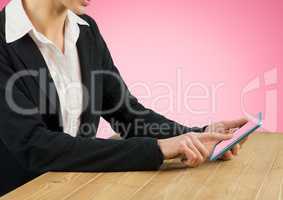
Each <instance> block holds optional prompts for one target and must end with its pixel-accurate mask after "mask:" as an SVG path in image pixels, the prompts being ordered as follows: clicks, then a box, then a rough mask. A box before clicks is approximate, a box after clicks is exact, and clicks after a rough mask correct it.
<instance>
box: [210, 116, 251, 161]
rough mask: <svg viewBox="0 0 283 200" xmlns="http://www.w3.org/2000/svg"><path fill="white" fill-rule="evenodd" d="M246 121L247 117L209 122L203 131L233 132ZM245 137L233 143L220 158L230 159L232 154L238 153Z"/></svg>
mask: <svg viewBox="0 0 283 200" xmlns="http://www.w3.org/2000/svg"><path fill="white" fill-rule="evenodd" d="M247 122H248V120H247V119H244V118H243V119H238V120H233V121H222V122H218V123H214V124H211V125H210V126H208V127H207V128H206V130H205V132H212V133H214V132H216V133H222V134H225V133H226V134H231V133H233V132H235V131H236V130H237V129H239V128H241V127H242V126H244V125H245V124H246V123H247ZM246 140H247V138H246V139H245V140H243V141H242V142H241V143H239V144H237V145H235V146H234V147H233V149H232V150H231V151H227V152H226V153H225V154H224V155H223V156H222V157H221V158H220V160H231V159H232V158H233V157H234V156H236V155H238V153H239V151H240V149H241V147H242V145H243V144H244V143H245V142H246Z"/></svg>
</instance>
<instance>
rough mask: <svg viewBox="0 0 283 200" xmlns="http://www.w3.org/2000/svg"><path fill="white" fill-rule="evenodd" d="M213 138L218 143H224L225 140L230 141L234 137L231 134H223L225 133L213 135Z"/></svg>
mask: <svg viewBox="0 0 283 200" xmlns="http://www.w3.org/2000/svg"><path fill="white" fill-rule="evenodd" d="M211 137H212V139H214V140H216V141H219V142H220V141H223V140H229V139H231V138H232V137H233V134H231V133H228V134H227V133H226V134H223V133H212V134H211Z"/></svg>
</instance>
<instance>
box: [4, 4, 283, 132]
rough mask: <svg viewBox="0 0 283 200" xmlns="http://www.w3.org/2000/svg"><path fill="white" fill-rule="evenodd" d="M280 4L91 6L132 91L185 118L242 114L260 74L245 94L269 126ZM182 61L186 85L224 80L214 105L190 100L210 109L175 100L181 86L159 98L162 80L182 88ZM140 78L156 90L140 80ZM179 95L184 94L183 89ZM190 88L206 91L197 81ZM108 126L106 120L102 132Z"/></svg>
mask: <svg viewBox="0 0 283 200" xmlns="http://www.w3.org/2000/svg"><path fill="white" fill-rule="evenodd" d="M1 2H2V3H3V0H1ZM282 10H283V1H282V0H250V1H246V0H237V1H227V0H216V1H211V0H143V1H137V0H93V2H92V3H91V6H90V7H89V8H88V11H87V12H88V14H90V15H91V16H92V17H94V18H95V20H96V21H97V23H98V24H99V27H100V29H101V32H102V33H103V35H104V38H105V40H106V41H107V43H108V46H109V48H110V49H111V52H112V56H113V57H114V60H115V62H116V65H117V66H118V68H119V69H120V71H121V73H122V75H123V76H124V78H125V80H126V82H127V83H128V84H129V86H130V88H131V91H132V92H133V93H134V94H135V95H137V96H140V97H141V98H140V100H141V102H143V103H144V104H145V105H146V106H149V107H152V108H153V109H154V110H156V111H158V112H161V113H162V114H164V115H166V116H168V117H170V118H172V119H175V120H177V121H179V122H182V123H185V124H187V125H202V124H206V123H208V122H209V121H218V120H222V119H233V118H238V117H241V116H243V115H244V111H243V109H242V107H241V98H240V96H241V91H242V90H243V88H245V87H246V86H247V84H248V83H249V82H250V81H252V80H254V79H255V78H258V79H259V81H260V85H261V87H260V88H259V89H257V90H254V91H253V92H250V93H248V94H247V97H246V100H245V102H246V103H245V105H246V108H247V111H248V112H249V113H256V112H258V111H263V112H264V115H265V118H266V119H265V120H264V123H265V126H264V128H265V129H268V130H271V131H279V130H280V131H281V132H282V131H283V124H282V123H281V121H282V120H283V107H282V103H280V102H282V101H283V94H282V92H281V91H282V89H283V82H282V76H283V69H282V67H283V20H282V19H283V12H282ZM177 69H179V70H180V71H181V74H182V85H183V86H184V88H186V87H185V86H186V85H189V84H192V83H195V82H196V83H201V84H202V85H204V86H205V87H207V88H210V87H211V86H213V85H217V84H219V83H223V86H221V88H220V89H219V90H218V92H217V95H216V100H215V109H214V110H212V109H210V107H211V103H212V100H211V99H202V100H201V99H198V100H191V101H190V103H189V105H190V107H191V108H193V109H198V110H203V111H205V112H204V113H196V112H194V111H191V110H189V109H188V108H187V107H186V106H185V105H184V104H182V102H181V103H178V102H177V101H178V100H175V99H176V98H177V94H175V93H173V94H172V98H173V104H174V106H173V107H172V108H171V107H170V106H168V105H169V104H168V101H167V100H165V99H163V100H160V101H159V103H155V102H156V100H157V98H158V97H160V95H163V94H166V90H164V88H163V89H162V88H160V87H158V85H157V84H158V83H160V82H162V83H166V84H169V86H170V87H172V88H177V82H178V81H180V79H177V77H176V76H177V75H176V74H177ZM270 70H277V71H274V72H275V73H274V74H273V75H271V78H268V80H267V82H272V83H274V84H272V85H267V86H265V84H264V74H265V73H266V72H269V71H270ZM276 78H277V80H276ZM141 82H142V83H143V84H146V85H147V86H148V87H149V88H150V92H151V94H150V95H147V93H148V92H149V91H146V90H145V89H144V88H143V87H137V86H136V85H135V84H140V83H141ZM134 86H136V87H134ZM176 90H177V89H174V91H173V92H176ZM209 91H211V90H209ZM268 91H272V92H273V95H275V96H273V97H271V100H267V98H266V94H267V93H268ZM276 92H277V94H276ZM178 95H181V97H180V98H182V97H183V96H184V90H182V91H181V94H180V93H179V94H178ZM190 95H192V96H195V95H203V91H202V90H199V89H198V88H194V90H192V93H190ZM208 95H209V96H211V95H210V94H208ZM276 95H277V98H276ZM276 101H277V103H278V106H277V107H276V105H277V103H276ZM266 104H267V106H266ZM168 108H170V109H168ZM272 109H274V111H275V112H272ZM267 110H271V111H270V113H269V114H267V113H268V112H267ZM274 122H276V123H274ZM110 134H112V131H111V130H110V129H109V127H108V125H107V124H106V123H105V122H104V123H102V124H101V126H100V130H99V136H100V137H108V136H109V135H110Z"/></svg>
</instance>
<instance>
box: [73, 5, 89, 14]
mask: <svg viewBox="0 0 283 200" xmlns="http://www.w3.org/2000/svg"><path fill="white" fill-rule="evenodd" d="M72 11H73V12H74V13H76V14H77V15H83V14H85V12H86V7H85V6H80V7H78V8H75V9H72Z"/></svg>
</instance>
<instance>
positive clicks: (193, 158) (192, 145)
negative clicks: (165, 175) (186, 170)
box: [158, 132, 232, 167]
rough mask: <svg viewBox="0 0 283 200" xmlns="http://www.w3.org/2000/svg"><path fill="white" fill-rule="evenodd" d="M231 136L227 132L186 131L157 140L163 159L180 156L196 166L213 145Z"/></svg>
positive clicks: (211, 149)
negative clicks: (182, 133) (185, 132)
mask: <svg viewBox="0 0 283 200" xmlns="http://www.w3.org/2000/svg"><path fill="white" fill-rule="evenodd" d="M230 138H232V134H227V133H211V132H209V133H202V134H194V133H187V134H184V135H180V136H177V137H173V138H168V139H161V140H158V144H159V146H160V149H161V151H162V153H163V156H164V159H165V160H167V159H173V158H181V160H182V162H183V163H184V164H186V165H187V166H189V167H197V166H199V165H200V164H202V163H203V162H205V161H206V160H207V158H208V157H209V156H210V155H211V153H212V151H213V148H214V146H215V145H216V144H217V143H219V142H220V141H222V140H227V139H230Z"/></svg>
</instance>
